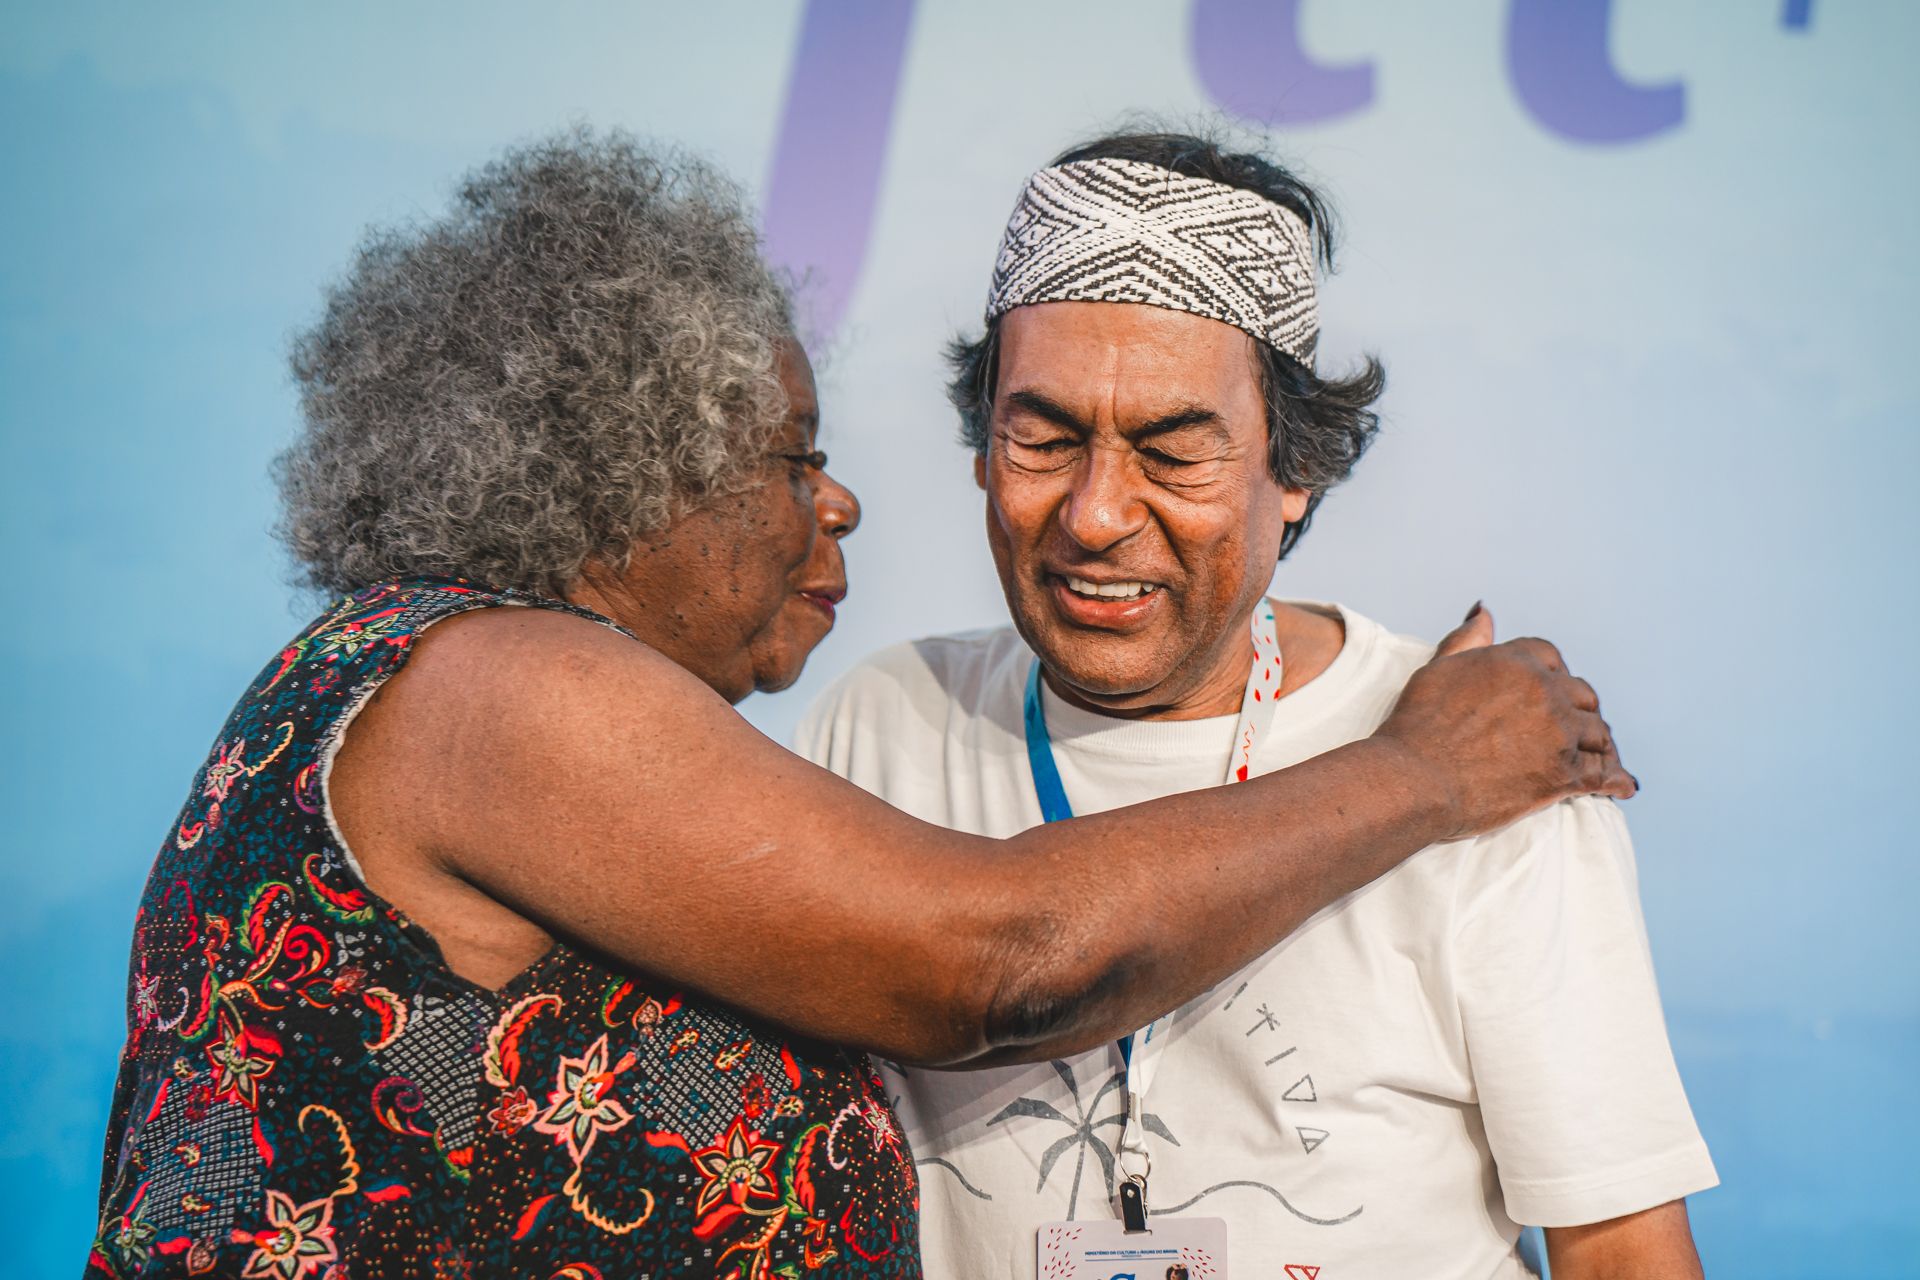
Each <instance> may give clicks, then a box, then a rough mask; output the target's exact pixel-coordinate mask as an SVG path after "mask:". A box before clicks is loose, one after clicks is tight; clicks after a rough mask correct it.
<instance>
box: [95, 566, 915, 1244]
mask: <svg viewBox="0 0 1920 1280" xmlns="http://www.w3.org/2000/svg"><path fill="white" fill-rule="evenodd" d="M504 605H519V606H526V607H536V608H548V609H559V610H564V611H568V612H573V613H576V614H581V615H582V616H585V617H588V618H591V619H593V620H595V621H598V622H601V623H603V624H605V625H608V626H612V625H613V624H612V623H608V622H606V620H605V619H602V618H598V617H597V615H593V614H588V613H586V612H585V611H584V610H578V609H573V608H572V607H571V606H567V605H563V604H558V603H556V602H553V601H550V600H543V599H540V598H537V597H533V596H526V595H520V594H516V593H512V592H496V591H488V590H484V589H481V588H478V587H475V586H472V585H469V584H466V583H462V582H457V581H451V580H438V579H435V580H414V581H407V582H395V583H387V584H383V585H380V586H377V587H374V588H371V589H369V590H366V591H363V592H361V593H359V594H357V595H354V596H351V597H348V598H347V599H344V600H342V601H341V602H339V603H338V604H337V605H335V606H334V607H333V608H332V609H330V610H329V611H328V612H327V613H326V614H325V615H324V616H323V617H321V618H320V619H319V620H318V621H317V622H315V623H314V624H313V625H312V626H311V627H310V628H308V629H307V630H306V631H305V632H303V633H302V634H301V635H300V636H298V637H297V638H296V639H295V640H294V641H293V642H292V643H291V644H289V645H288V646H287V647H286V648H285V649H284V650H283V651H282V652H281V653H280V654H279V655H278V657H277V658H275V659H274V660H273V661H272V662H270V663H268V665H267V667H266V669H265V670H264V671H262V672H261V674H260V675H259V677H258V678H257V679H256V680H255V681H254V683H253V684H252V686H251V687H250V688H249V689H248V690H247V692H246V695H245V696H244V697H242V698H241V700H240V703H239V705H238V706H237V707H236V708H235V709H234V711H233V714H232V716H231V717H230V718H229V719H228V721H227V723H226V726H225V728H224V729H223V730H222V731H221V734H220V738H219V741H218V742H217V743H216V744H215V746H214V749H213V752H212V754H211V755H210V756H209V758H208V760H207V763H206V765H205V767H204V768H203V769H202V770H201V771H200V772H199V774H198V775H197V776H196V777H195V779H194V784H193V789H192V792H191V793H190V795H189V797H188V800H187V804H186V807H185V809H184V810H183V812H182V813H181V816H180V819H179V821H178V823H177V824H176V826H175V827H174V829H173V830H171V831H169V832H168V834H167V839H166V843H165V844H164V845H163V846H162V848H161V851H160V855H159V858H158V859H157V861H156V862H155V864H154V868H153V873H152V876H151V878H150V879H149V881H148V883H147V888H146V892H145V895H144V897H143V899H142V901H141V905H140V910H139V915H138V917H137V920H136V924H135V934H134V945H133V955H132V960H131V972H130V974H129V979H128V995H127V1044H126V1049H125V1053H124V1055H123V1058H122V1062H121V1068H120V1076H119V1082H118V1085H117V1088H116V1091H115V1098H114V1107H113V1116H112V1120H111V1126H110V1128H109V1131H108V1135H107V1146H106V1160H105V1169H104V1173H103V1178H102V1191H101V1216H100V1221H99V1231H98V1235H97V1238H96V1239H95V1241H94V1244H93V1248H92V1251H91V1253H90V1255H89V1257H88V1261H87V1275H88V1276H89V1277H94V1278H105V1277H122V1278H124V1277H136V1276H137V1277H155V1276H197V1275H218V1276H223V1277H227V1276H232V1277H240V1278H242V1280H384V1278H387V1277H393V1278H395V1280H398V1278H399V1277H406V1278H407V1280H417V1278H421V1277H427V1278H434V1280H441V1278H457V1280H491V1278H493V1277H500V1278H502V1280H504V1278H505V1277H515V1278H516V1280H520V1278H523V1277H533V1278H535V1280H617V1278H620V1277H647V1276H661V1277H664V1276H676V1277H680V1276H686V1277H715V1278H716V1280H727V1278H737V1280H761V1278H762V1277H776V1276H778V1277H789V1278H792V1277H800V1276H805V1275H812V1274H818V1275H821V1276H833V1277H841V1276H845V1277H863V1278H864V1277H889V1278H891V1277H917V1276H918V1275H919V1274H920V1265H919V1255H918V1252H917V1237H916V1227H917V1215H918V1208H919V1198H918V1189H917V1186H916V1183H915V1181H914V1174H913V1167H912V1160H911V1157H910V1156H909V1154H908V1152H907V1149H906V1146H905V1141H904V1139H903V1137H902V1136H901V1131H900V1128H899V1126H898V1124H897V1123H896V1122H895V1119H894V1116H893V1112H892V1110H891V1108H890V1107H889V1106H888V1103H887V1101H886V1098H885V1096H884V1095H883V1094H882V1093H881V1090H880V1085H879V1082H878V1080H877V1079H876V1078H875V1077H874V1076H873V1075H872V1073H871V1070H870V1069H869V1067H868V1065H867V1062H866V1059H865V1058H864V1057H863V1056H861V1055H859V1054H857V1053H854V1052H852V1051H850V1050H846V1049H842V1048H837V1047H834V1046H831V1045H824V1044H819V1043H813V1042H808V1041H805V1040H800V1039H795V1038H792V1037H790V1036H784V1035H782V1034H781V1033H780V1032H778V1031H775V1030H773V1029H772V1028H769V1027H766V1026H762V1025H758V1024H756V1023H754V1022H753V1021H750V1020H748V1019H746V1018H744V1017H743V1016H741V1015H740V1014H738V1013H735V1012H733V1011H730V1010H729V1009H727V1008H725V1007H724V1006H720V1005H717V1004H714V1003H712V1002H705V1001H702V1000H700V999H697V998H694V997H690V996H687V995H684V994H682V993H680V992H678V991H676V990H674V989H673V988H672V987H671V986H669V985H667V984H664V983H661V982H659V981H657V980H656V979H654V978H652V977H650V976H648V975H645V974H640V973H623V972H620V971H618V970H617V969H614V968H612V967H609V964H608V962H606V961H605V960H603V959H600V958H597V957H595V956H593V955H590V954H588V953H585V952H582V951H576V950H574V949H571V948H569V947H567V946H565V945H556V946H555V947H554V949H553V950H552V951H550V952H549V953H548V954H547V955H546V956H545V957H544V958H543V959H541V960H540V961H539V962H537V963H536V964H534V965H533V966H532V967H531V968H529V969H528V970H526V971H525V972H523V973H522V974H520V975H519V976H518V977H517V978H515V979H514V980H513V981H511V982H509V983H508V984H507V985H506V986H504V987H502V988H501V989H499V990H497V991H489V990H485V989H482V988H480V987H476V986H474V985H472V984H471V983H468V982H466V981H464V980H462V979H461V978H459V977H457V976H456V975H455V974H453V973H452V972H451V971H450V970H449V969H448V968H447V966H446V964H445V962H444V961H443V960H442V958H441V956H440V953H439V950H438V948H437V947H436V946H435V944H434V942H433V940H432V938H430V937H428V936H427V935H426V934H425V933H424V931H422V930H421V929H420V928H419V927H418V926H416V925H414V924H412V923H411V922H409V921H408V920H407V919H406V917H405V916H403V915H402V914H401V913H400V912H399V911H398V910H396V909H395V908H394V907H393V906H391V905H390V904H388V903H385V902H383V901H381V900H380V899H379V898H378V897H377V896H375V895H374V894H373V893H372V892H370V891H369V890H368V888H367V886H366V885H365V884H364V883H363V882H362V880H361V878H360V876H359V873H358V870H357V868H356V867H355V866H354V864H353V862H352V861H351V859H350V857H349V856H348V852H347V850H346V849H345V848H344V847H343V846H342V844H341V842H340V840H339V839H338V837H337V836H336V834H335V833H334V831H333V828H332V823H331V822H330V820H329V817H328V813H327V809H326V805H325V803H324V794H323V788H324V780H325V771H326V769H327V767H328V765H329V763H330V762H331V759H332V754H333V752H334V751H335V750H336V749H337V746H338V743H339V741H340V738H341V735H342V733H343V732H344V731H345V727H346V725H347V722H348V721H349V720H350V719H351V718H352V714H353V712H354V710H355V709H357V708H358V707H359V706H360V705H362V704H363V703H364V702H365V700H366V699H367V698H368V697H369V696H371V694H372V693H373V691H374V690H375V689H377V688H378V687H379V685H380V683H381V682H382V681H383V680H385V679H386V678H388V677H389V676H391V675H392V674H393V673H394V672H396V671H397V670H399V669H400V667H401V666H402V665H403V664H404V663H405V662H406V659H407V655H408V652H409V650H410V647H411V646H412V645H413V644H414V643H415V642H416V641H417V640H418V638H419V636H420V634H421V632H422V631H423V630H424V629H425V628H426V627H428V626H429V625H431V624H432V623H434V622H436V621H439V620H441V619H443V618H446V617H450V616H452V615H454V614H456V613H460V612H463V611H466V610H470V609H478V608H488V607H498V606H504ZM791 927H795V925H794V924H793V923H792V922H779V921H751V922H743V928H748V929H754V930H763V929H764V930H766V931H768V932H769V933H776V934H777V933H778V932H781V931H784V930H785V929H787V928H791Z"/></svg>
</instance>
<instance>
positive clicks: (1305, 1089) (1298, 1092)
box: [1280, 1076, 1320, 1102]
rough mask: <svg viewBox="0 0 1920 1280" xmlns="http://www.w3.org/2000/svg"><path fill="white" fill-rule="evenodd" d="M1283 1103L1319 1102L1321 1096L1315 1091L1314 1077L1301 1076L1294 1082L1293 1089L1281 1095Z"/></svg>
mask: <svg viewBox="0 0 1920 1280" xmlns="http://www.w3.org/2000/svg"><path fill="white" fill-rule="evenodd" d="M1280 1100H1281V1101H1282V1102H1318V1101H1320V1095H1319V1094H1317V1093H1315V1092H1314V1091H1313V1077H1312V1076H1301V1077H1300V1078H1299V1079H1298V1080H1295V1081H1294V1082H1293V1088H1291V1089H1289V1090H1287V1091H1286V1092H1285V1093H1283V1094H1281V1095H1280Z"/></svg>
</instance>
